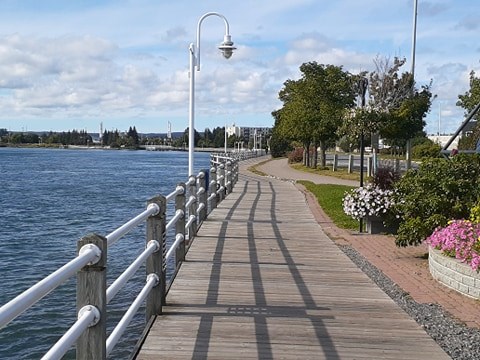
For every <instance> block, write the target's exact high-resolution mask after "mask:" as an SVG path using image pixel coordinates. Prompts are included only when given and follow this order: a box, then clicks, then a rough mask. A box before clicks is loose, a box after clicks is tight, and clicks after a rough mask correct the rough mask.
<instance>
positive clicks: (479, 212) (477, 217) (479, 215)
mask: <svg viewBox="0 0 480 360" xmlns="http://www.w3.org/2000/svg"><path fill="white" fill-rule="evenodd" d="M469 219H470V221H473V222H476V223H480V201H477V202H476V204H475V205H474V206H473V207H472V208H471V210H470V217H469Z"/></svg>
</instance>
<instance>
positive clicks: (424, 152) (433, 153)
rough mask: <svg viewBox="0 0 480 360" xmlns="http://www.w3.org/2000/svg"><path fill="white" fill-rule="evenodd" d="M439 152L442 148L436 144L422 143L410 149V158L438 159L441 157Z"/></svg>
mask: <svg viewBox="0 0 480 360" xmlns="http://www.w3.org/2000/svg"><path fill="white" fill-rule="evenodd" d="M440 150H442V147H441V146H440V145H438V144H435V143H424V144H420V145H416V146H414V147H413V148H412V156H413V157H414V158H415V159H425V158H439V157H441V156H442V154H440Z"/></svg>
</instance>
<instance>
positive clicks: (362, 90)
mask: <svg viewBox="0 0 480 360" xmlns="http://www.w3.org/2000/svg"><path fill="white" fill-rule="evenodd" d="M367 87H368V79H367V78H365V77H364V78H361V79H360V80H358V89H359V95H360V107H361V108H362V111H363V109H364V108H365V96H366V94H367ZM360 126H361V133H360V187H363V163H364V158H365V144H364V138H365V133H364V129H363V126H364V124H363V123H362V124H361V125H360ZM359 225H360V232H362V230H363V220H362V219H360V224H359Z"/></svg>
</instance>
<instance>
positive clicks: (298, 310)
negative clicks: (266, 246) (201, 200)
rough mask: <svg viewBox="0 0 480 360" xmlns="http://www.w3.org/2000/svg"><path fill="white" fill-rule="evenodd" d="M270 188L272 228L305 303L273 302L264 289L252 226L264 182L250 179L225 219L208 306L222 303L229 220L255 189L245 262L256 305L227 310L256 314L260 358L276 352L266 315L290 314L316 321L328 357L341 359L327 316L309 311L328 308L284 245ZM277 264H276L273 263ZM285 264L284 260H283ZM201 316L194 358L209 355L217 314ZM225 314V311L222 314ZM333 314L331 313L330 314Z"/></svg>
mask: <svg viewBox="0 0 480 360" xmlns="http://www.w3.org/2000/svg"><path fill="white" fill-rule="evenodd" d="M255 185H256V189H249V187H255ZM268 185H269V189H270V191H271V193H272V200H271V206H270V219H271V220H270V221H269V223H271V225H272V227H273V232H274V235H275V236H274V240H275V241H276V242H277V244H278V246H279V247H280V249H281V253H282V255H283V258H284V260H285V264H286V265H287V266H288V269H289V271H290V273H291V275H292V277H293V278H294V279H296V282H295V284H296V286H297V288H298V292H299V293H300V294H301V296H302V299H303V302H304V306H274V305H273V306H272V305H268V304H267V300H266V296H265V290H264V287H263V284H262V274H261V272H260V266H259V265H260V261H259V259H258V256H257V250H256V244H255V234H254V229H253V223H254V222H255V212H256V211H257V208H258V202H259V200H260V197H261V195H262V189H261V184H260V182H259V181H258V180H247V181H246V182H245V186H244V188H243V189H242V190H241V195H240V196H239V197H238V199H237V200H236V201H235V203H234V204H233V206H232V207H231V208H230V210H229V211H228V213H227V215H226V217H225V220H223V222H222V227H221V230H220V233H219V237H218V238H219V241H218V242H217V248H216V250H215V256H214V259H213V268H212V273H211V277H210V282H209V288H208V296H207V300H206V308H207V309H208V307H210V306H212V305H215V306H219V305H220V306H221V304H219V303H218V294H219V284H220V279H219V274H220V272H221V267H222V265H223V262H222V253H223V247H224V246H225V242H224V241H223V239H225V237H226V235H227V234H226V231H227V224H228V222H229V221H230V220H232V217H233V215H234V213H235V210H236V209H237V207H238V204H239V203H240V202H241V201H242V198H243V197H244V196H245V194H246V193H247V192H252V193H255V194H256V196H255V199H254V201H253V204H252V207H251V209H250V214H249V216H248V221H247V224H246V225H247V241H248V248H249V259H248V261H246V263H248V264H250V268H251V273H252V278H253V279H254V281H255V305H253V306H252V305H236V306H231V305H226V313H227V314H228V316H231V317H232V318H235V317H238V316H242V317H243V316H249V317H253V319H254V324H255V334H257V335H258V338H257V349H258V350H257V351H258V358H259V359H273V358H274V357H273V353H272V349H271V339H270V336H269V332H268V327H267V319H268V318H273V317H287V318H305V319H308V320H310V321H311V323H312V324H313V325H314V328H315V332H316V335H317V339H318V342H319V344H320V345H321V348H322V349H324V353H325V356H327V354H328V358H329V359H332V360H336V359H339V357H338V354H337V353H336V351H335V346H334V344H333V343H332V341H331V339H330V336H329V335H328V332H327V330H326V328H325V327H324V326H323V319H324V318H325V316H316V315H309V313H308V311H309V310H322V311H328V310H329V309H328V308H325V307H318V306H317V304H316V303H315V301H314V299H313V297H312V295H311V293H310V291H309V289H308V286H307V285H306V283H305V281H303V279H302V276H301V274H300V272H299V271H298V268H297V264H296V263H295V261H294V260H293V259H292V256H291V255H290V252H289V250H288V248H287V246H286V245H285V240H284V239H283V237H282V234H281V232H280V229H279V228H278V224H277V217H276V212H275V208H276V193H275V189H274V186H273V184H272V183H271V182H269V183H268ZM273 265H274V264H273ZM282 265H283V264H282ZM198 315H199V316H200V318H201V320H200V326H199V329H198V337H197V341H196V343H195V347H194V350H193V355H192V356H193V357H194V358H195V359H203V358H204V359H206V358H207V356H206V354H208V344H209V341H210V337H211V328H212V324H213V321H212V320H213V317H215V316H216V315H217V314H215V313H211V314H208V313H202V314H198ZM221 316H225V314H221ZM330 318H331V317H330Z"/></svg>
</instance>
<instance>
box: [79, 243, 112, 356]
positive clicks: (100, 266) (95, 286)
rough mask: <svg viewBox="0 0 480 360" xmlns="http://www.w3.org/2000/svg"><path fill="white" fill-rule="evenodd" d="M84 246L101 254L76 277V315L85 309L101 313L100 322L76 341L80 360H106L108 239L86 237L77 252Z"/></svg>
mask: <svg viewBox="0 0 480 360" xmlns="http://www.w3.org/2000/svg"><path fill="white" fill-rule="evenodd" d="M87 244H94V245H96V246H97V247H98V248H99V249H100V250H101V252H102V255H101V258H100V260H99V261H98V262H97V263H96V264H93V265H87V266H85V267H83V268H82V269H81V270H80V271H79V272H78V274H77V313H78V312H79V311H80V309H81V308H83V307H84V306H86V305H92V306H95V307H96V308H97V309H98V311H100V321H99V322H98V323H97V324H96V325H94V326H91V327H89V328H88V329H87V330H85V332H84V333H83V334H82V335H80V337H79V338H78V340H77V356H76V358H77V359H79V360H90V359H106V357H107V316H106V315H107V239H106V238H104V237H103V236H100V235H96V234H89V235H87V236H85V237H83V238H81V239H80V240H79V241H78V242H77V251H80V249H81V248H82V247H83V246H84V245H87Z"/></svg>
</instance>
